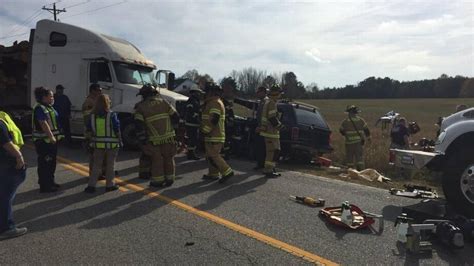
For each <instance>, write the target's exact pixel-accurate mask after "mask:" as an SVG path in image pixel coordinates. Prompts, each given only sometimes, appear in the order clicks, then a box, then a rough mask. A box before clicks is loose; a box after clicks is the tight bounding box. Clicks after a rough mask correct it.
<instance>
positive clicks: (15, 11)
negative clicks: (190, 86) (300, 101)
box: [0, 0, 474, 87]
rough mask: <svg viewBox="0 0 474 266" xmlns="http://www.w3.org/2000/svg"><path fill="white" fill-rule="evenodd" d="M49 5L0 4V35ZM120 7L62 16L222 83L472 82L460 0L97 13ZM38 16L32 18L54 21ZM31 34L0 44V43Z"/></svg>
mask: <svg viewBox="0 0 474 266" xmlns="http://www.w3.org/2000/svg"><path fill="white" fill-rule="evenodd" d="M49 2H51V1H48V0H41V1H40V0H3V1H2V6H0V25H2V27H0V35H1V36H0V37H3V36H7V35H9V34H10V35H11V34H13V33H22V32H28V29H29V28H31V27H33V26H34V23H33V22H31V23H22V22H23V21H24V19H25V18H28V17H29V16H30V15H32V14H34V13H35V12H36V11H37V10H40V8H41V7H42V6H43V5H44V4H48V3H49ZM80 2H84V1H83V0H63V1H62V2H59V3H58V4H57V5H58V6H57V7H58V8H62V7H67V6H68V5H69V6H71V5H74V4H76V3H80ZM117 3H120V1H119V0H103V1H90V2H87V3H85V4H82V5H78V6H77V7H71V8H70V9H67V12H66V13H62V14H60V15H59V18H60V19H61V21H63V22H65V23H71V24H75V25H78V26H81V27H84V28H89V29H93V30H95V31H98V32H102V33H105V34H108V35H111V36H117V37H121V38H124V39H127V40H129V41H131V42H132V43H134V44H135V45H136V46H137V47H139V48H140V50H142V52H143V53H144V54H145V55H147V56H148V57H149V58H150V59H151V60H153V61H154V62H155V63H156V64H157V65H158V67H159V68H162V69H171V70H173V71H175V72H176V73H177V74H178V75H180V74H182V73H184V72H185V71H187V70H189V69H192V68H196V69H197V70H198V71H200V72H204V73H209V74H210V75H212V76H213V77H214V78H215V79H219V78H222V77H223V76H225V75H227V74H229V73H230V72H231V71H232V70H233V69H236V70H240V69H242V68H244V67H249V66H253V67H256V68H259V69H266V70H267V71H268V72H283V71H293V72H295V74H296V75H297V76H298V78H299V79H300V80H301V81H303V82H304V83H306V84H307V83H310V82H317V83H318V84H320V86H321V87H324V86H331V87H332V86H344V85H346V84H356V83H358V82H359V81H361V80H364V79H365V78H367V77H369V76H382V77H385V76H388V77H391V78H395V79H399V80H409V79H425V78H436V77H437V76H439V74H440V73H446V74H448V75H457V74H459V75H464V76H474V66H473V65H472V62H474V51H473V50H474V41H473V40H474V21H473V20H472V17H474V13H473V12H474V11H473V8H472V6H471V5H470V3H469V2H466V1H464V0H437V1H413V2H406V1H401V0H393V1H360V2H358V1H349V2H345V3H344V5H341V4H340V3H338V2H334V1H329V0H323V1H317V2H312V1H310V2H301V1H296V2H295V1H278V0H274V1H223V2H221V1H214V0H211V1H176V2H172V1H152V0H128V1H127V2H125V3H123V4H120V5H116V6H111V7H109V8H104V9H101V10H98V11H95V12H94V11H93V10H97V9H99V8H101V7H104V6H108V5H112V4H117ZM42 12H43V13H40V15H39V16H38V17H37V18H36V19H40V18H45V17H48V18H51V16H52V15H51V14H49V13H48V12H46V11H42ZM80 13H83V14H81V15H77V16H73V15H74V14H80ZM3 25H5V26H3ZM12 27H13V30H12ZM10 31H12V33H10ZM27 36H28V35H25V36H19V37H12V38H9V39H0V44H7V45H10V44H11V43H12V42H13V41H14V40H15V39H19V40H22V39H26V38H27ZM414 66H415V67H414ZM426 66H429V71H425V69H424V68H423V67H426ZM417 67H419V68H417ZM420 67H421V68H420Z"/></svg>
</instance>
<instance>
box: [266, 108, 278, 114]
mask: <svg viewBox="0 0 474 266" xmlns="http://www.w3.org/2000/svg"><path fill="white" fill-rule="evenodd" d="M276 113H277V110H276V109H275V110H270V111H268V114H269V115H273V114H276Z"/></svg>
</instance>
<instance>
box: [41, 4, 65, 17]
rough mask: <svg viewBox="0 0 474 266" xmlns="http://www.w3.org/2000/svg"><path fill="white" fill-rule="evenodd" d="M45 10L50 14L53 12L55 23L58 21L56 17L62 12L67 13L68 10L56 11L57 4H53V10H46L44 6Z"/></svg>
mask: <svg viewBox="0 0 474 266" xmlns="http://www.w3.org/2000/svg"><path fill="white" fill-rule="evenodd" d="M42 9H43V10H47V11H49V12H51V13H52V14H54V21H57V19H56V15H58V14H59V13H61V12H66V9H64V8H63V9H61V10H60V9H56V3H53V8H46V6H43V8H42Z"/></svg>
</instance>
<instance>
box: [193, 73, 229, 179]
mask: <svg viewBox="0 0 474 266" xmlns="http://www.w3.org/2000/svg"><path fill="white" fill-rule="evenodd" d="M204 90H205V93H206V96H205V98H206V99H205V101H204V108H203V111H202V116H201V127H200V128H201V132H202V133H203V134H204V147H205V150H206V159H207V162H208V164H209V172H208V173H207V174H206V175H204V176H203V177H202V178H203V179H204V180H219V183H224V182H226V181H227V180H228V179H229V178H231V177H232V176H233V175H234V171H233V170H232V168H231V167H230V166H229V165H228V164H227V163H226V161H225V160H224V159H223V158H222V156H221V154H220V153H221V150H222V147H223V145H224V142H225V108H224V103H223V102H222V100H221V98H220V95H221V93H222V88H221V87H219V86H218V85H216V84H214V83H210V82H208V83H207V84H206V86H205V88H204ZM219 176H221V177H220V178H219Z"/></svg>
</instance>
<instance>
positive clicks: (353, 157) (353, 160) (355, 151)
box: [346, 142, 365, 171]
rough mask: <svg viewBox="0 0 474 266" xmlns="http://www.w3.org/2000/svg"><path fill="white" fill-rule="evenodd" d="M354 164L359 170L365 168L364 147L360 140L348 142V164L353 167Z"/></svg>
mask: <svg viewBox="0 0 474 266" xmlns="http://www.w3.org/2000/svg"><path fill="white" fill-rule="evenodd" d="M354 164H355V166H356V168H357V170H359V171H360V170H364V169H365V163H364V148H363V147H362V143H360V142H358V143H353V144H346V165H347V166H348V167H352V168H353V167H354Z"/></svg>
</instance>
